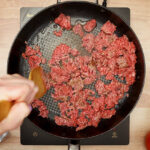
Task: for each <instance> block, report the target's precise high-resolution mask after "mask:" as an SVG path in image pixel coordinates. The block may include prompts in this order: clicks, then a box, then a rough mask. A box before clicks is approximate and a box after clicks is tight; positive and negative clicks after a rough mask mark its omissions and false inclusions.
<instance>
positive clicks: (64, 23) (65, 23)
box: [54, 13, 71, 30]
mask: <svg viewBox="0 0 150 150" xmlns="http://www.w3.org/2000/svg"><path fill="white" fill-rule="evenodd" d="M54 22H55V23H56V24H59V25H60V27H61V28H62V29H63V28H65V29H67V30H70V29H71V19H70V16H65V15H64V14H63V13H61V14H60V15H59V16H58V17H57V18H56V19H55V20H54Z"/></svg>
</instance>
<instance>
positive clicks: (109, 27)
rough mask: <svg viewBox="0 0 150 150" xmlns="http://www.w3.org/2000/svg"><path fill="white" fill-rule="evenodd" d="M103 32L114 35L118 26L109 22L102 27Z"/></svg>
mask: <svg viewBox="0 0 150 150" xmlns="http://www.w3.org/2000/svg"><path fill="white" fill-rule="evenodd" d="M101 30H102V31H104V32H105V33H106V34H113V33H114V31H115V30H116V26H115V25H114V24H112V23H111V22H110V21H107V22H106V23H105V24H104V25H103V26H102V27H101Z"/></svg>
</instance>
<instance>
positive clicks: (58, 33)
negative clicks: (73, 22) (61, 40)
mask: <svg viewBox="0 0 150 150" xmlns="http://www.w3.org/2000/svg"><path fill="white" fill-rule="evenodd" d="M53 33H54V34H55V35H56V36H58V37H60V36H62V29H60V30H59V31H54V32H53Z"/></svg>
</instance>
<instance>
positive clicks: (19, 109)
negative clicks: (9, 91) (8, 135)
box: [0, 102, 31, 134]
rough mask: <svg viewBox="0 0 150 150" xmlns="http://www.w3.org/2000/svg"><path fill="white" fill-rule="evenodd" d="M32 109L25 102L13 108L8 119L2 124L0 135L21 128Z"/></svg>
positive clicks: (0, 124) (0, 123)
mask: <svg viewBox="0 0 150 150" xmlns="http://www.w3.org/2000/svg"><path fill="white" fill-rule="evenodd" d="M30 111H31V108H30V107H29V105H27V104H26V103H24V102H19V103H16V104H14V105H13V106H12V108H11V110H10V112H9V114H8V116H7V118H5V119H4V120H2V122H0V134H2V133H4V132H6V131H8V130H12V129H15V128H17V127H19V126H20V125H21V124H22V122H23V120H24V118H25V117H27V116H28V115H29V113H30Z"/></svg>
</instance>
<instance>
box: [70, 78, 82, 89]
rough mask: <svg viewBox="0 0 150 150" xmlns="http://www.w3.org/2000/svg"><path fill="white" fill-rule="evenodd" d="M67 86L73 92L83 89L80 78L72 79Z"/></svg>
mask: <svg viewBox="0 0 150 150" xmlns="http://www.w3.org/2000/svg"><path fill="white" fill-rule="evenodd" d="M68 84H69V85H70V86H71V87H72V88H73V89H74V91H75V92H77V91H80V90H82V89H83V87H84V84H83V80H82V79H81V77H75V78H72V79H71V80H70V81H69V83H68Z"/></svg>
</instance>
